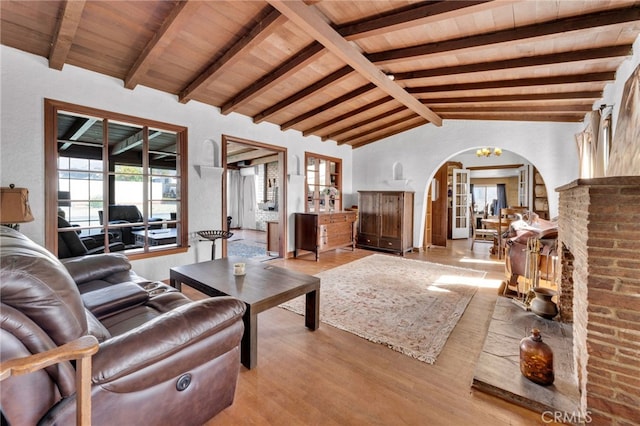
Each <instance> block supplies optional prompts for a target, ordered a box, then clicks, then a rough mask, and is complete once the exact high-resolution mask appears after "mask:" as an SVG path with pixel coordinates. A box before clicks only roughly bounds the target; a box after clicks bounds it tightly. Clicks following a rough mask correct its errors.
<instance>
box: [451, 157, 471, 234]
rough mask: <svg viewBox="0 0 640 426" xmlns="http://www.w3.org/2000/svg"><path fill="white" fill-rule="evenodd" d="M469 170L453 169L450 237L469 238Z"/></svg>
mask: <svg viewBox="0 0 640 426" xmlns="http://www.w3.org/2000/svg"><path fill="white" fill-rule="evenodd" d="M469 180H470V172H469V170H464V169H454V170H453V194H452V200H453V206H452V209H451V211H452V214H453V218H452V219H453V220H452V223H451V238H452V239H456V238H469V206H470V205H471V202H470V201H471V189H470V187H469Z"/></svg>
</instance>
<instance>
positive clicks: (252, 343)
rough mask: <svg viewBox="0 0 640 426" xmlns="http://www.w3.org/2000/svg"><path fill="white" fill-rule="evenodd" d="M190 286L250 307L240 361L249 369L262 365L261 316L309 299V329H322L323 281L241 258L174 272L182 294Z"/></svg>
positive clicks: (174, 283) (171, 281)
mask: <svg viewBox="0 0 640 426" xmlns="http://www.w3.org/2000/svg"><path fill="white" fill-rule="evenodd" d="M236 262H244V263H246V274H245V275H243V276H235V275H233V264H234V263H236ZM183 283H184V284H186V285H188V286H190V287H193V288H195V289H196V290H198V291H201V292H202V293H204V294H206V295H208V296H213V297H215V296H223V295H226V296H233V297H236V298H238V299H240V300H242V301H243V302H244V303H245V304H246V305H247V310H246V312H245V314H244V317H243V321H244V327H245V329H244V335H243V336H242V345H241V354H240V359H241V361H242V364H243V365H244V366H245V367H247V368H249V369H250V368H253V367H255V366H256V365H257V362H258V345H257V343H258V314H259V313H260V312H262V311H266V310H267V309H269V308H273V307H274V306H278V305H279V304H281V303H284V302H286V301H288V300H291V299H293V298H294V297H298V296H301V295H303V294H304V295H306V308H305V321H304V322H305V326H306V327H307V328H309V329H311V330H316V329H317V328H318V326H319V325H320V278H318V277H314V276H313V275H307V274H302V273H300V272H295V271H290V270H288V269H285V268H280V267H278V266H271V265H269V264H265V263H260V262H255V261H251V260H248V259H242V258H237V257H229V258H224V259H217V260H210V261H208V262H201V263H194V264H192V265H185V266H176V267H173V268H171V270H170V274H169V284H171V285H172V286H173V287H175V288H177V289H178V290H180V289H181V287H182V286H181V284H183Z"/></svg>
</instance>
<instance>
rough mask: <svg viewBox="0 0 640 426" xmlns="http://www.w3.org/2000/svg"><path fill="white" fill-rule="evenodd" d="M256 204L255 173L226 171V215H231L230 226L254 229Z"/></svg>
mask: <svg viewBox="0 0 640 426" xmlns="http://www.w3.org/2000/svg"><path fill="white" fill-rule="evenodd" d="M257 206H258V204H257V201H256V177H255V175H254V174H249V173H240V171H239V170H229V171H227V216H231V227H232V228H244V229H256V208H257Z"/></svg>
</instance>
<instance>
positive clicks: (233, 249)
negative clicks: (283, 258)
mask: <svg viewBox="0 0 640 426" xmlns="http://www.w3.org/2000/svg"><path fill="white" fill-rule="evenodd" d="M266 255H267V244H266V243H265V244H260V243H252V242H248V241H246V242H245V241H242V242H240V241H239V240H235V241H229V243H228V244H227V256H239V257H246V258H251V257H258V256H266Z"/></svg>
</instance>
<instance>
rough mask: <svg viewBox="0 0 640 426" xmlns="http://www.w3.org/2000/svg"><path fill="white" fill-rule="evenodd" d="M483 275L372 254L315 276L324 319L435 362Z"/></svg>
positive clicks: (291, 305)
mask: <svg viewBox="0 0 640 426" xmlns="http://www.w3.org/2000/svg"><path fill="white" fill-rule="evenodd" d="M485 274H486V273H485V272H482V271H475V270H472V269H465V268H457V267H453V266H447V265H440V264H436V263H430V262H423V261H418V260H410V259H405V258H402V257H397V256H389V255H383V254H374V255H371V256H367V257H365V258H362V259H358V260H356V261H354V262H351V263H348V264H345V265H342V266H340V267H337V268H334V269H330V270H328V271H324V272H321V273H319V274H317V275H316V276H318V277H320V321H322V322H324V323H326V324H329V325H332V326H334V327H337V328H339V329H341V330H345V331H348V332H350V333H353V334H355V335H358V336H360V337H363V338H365V339H367V340H370V341H372V342H376V343H381V344H384V345H387V346H388V347H390V348H391V349H394V350H396V351H398V352H401V353H403V354H406V355H409V356H411V357H414V358H416V359H419V360H420V361H424V362H426V363H429V364H433V363H434V362H435V360H436V358H437V356H438V354H439V353H440V351H441V350H442V348H443V347H444V344H445V343H446V341H447V338H448V337H449V334H450V333H451V331H453V329H454V327H455V326H456V324H457V323H458V320H459V319H460V317H461V316H462V314H463V313H464V310H465V309H466V307H467V304H468V303H469V301H470V300H471V298H472V297H473V295H474V294H475V292H476V289H477V286H478V284H479V283H480V281H481V280H482V279H483V278H484V276H485ZM280 306H281V307H283V308H285V309H289V310H291V311H293V312H296V313H298V314H301V315H302V314H303V312H304V297H298V298H296V299H293V300H291V301H289V302H287V303H284V304H282V305H280Z"/></svg>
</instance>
